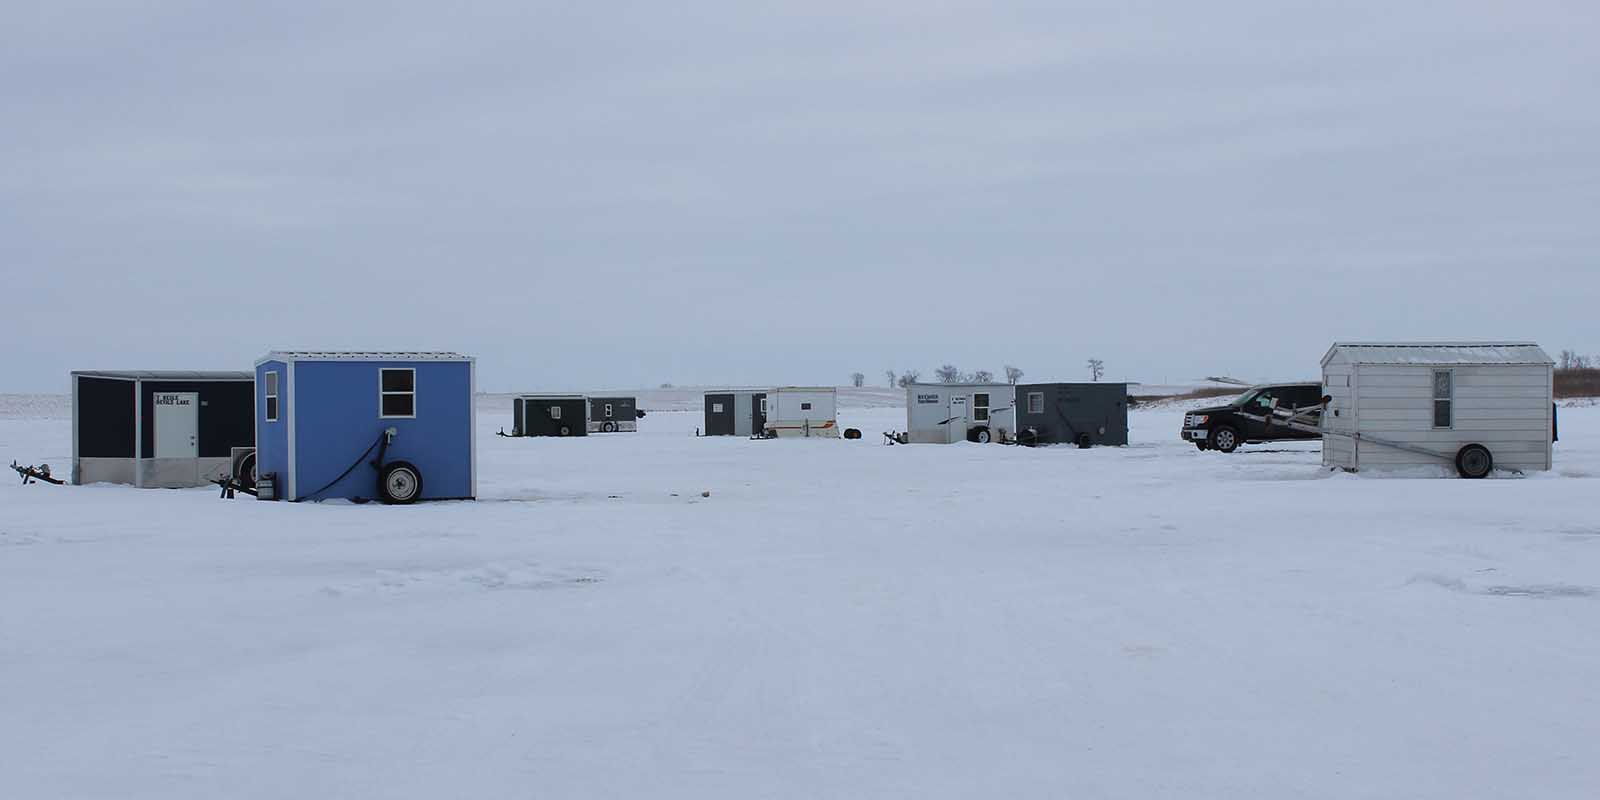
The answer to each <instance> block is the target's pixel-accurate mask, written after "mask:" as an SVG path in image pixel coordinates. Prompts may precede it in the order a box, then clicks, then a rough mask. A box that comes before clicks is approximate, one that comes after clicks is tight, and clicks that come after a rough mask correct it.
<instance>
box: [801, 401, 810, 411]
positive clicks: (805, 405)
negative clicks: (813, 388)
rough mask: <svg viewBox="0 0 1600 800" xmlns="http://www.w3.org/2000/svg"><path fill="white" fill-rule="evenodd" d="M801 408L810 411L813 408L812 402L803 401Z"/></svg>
mask: <svg viewBox="0 0 1600 800" xmlns="http://www.w3.org/2000/svg"><path fill="white" fill-rule="evenodd" d="M800 410H801V411H810V410H811V404H810V403H801V404H800Z"/></svg>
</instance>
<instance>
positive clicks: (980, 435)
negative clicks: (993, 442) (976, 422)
mask: <svg viewBox="0 0 1600 800" xmlns="http://www.w3.org/2000/svg"><path fill="white" fill-rule="evenodd" d="M971 438H972V441H974V442H977V443H978V444H988V443H989V429H988V428H976V429H974V430H973V431H972V437H971Z"/></svg>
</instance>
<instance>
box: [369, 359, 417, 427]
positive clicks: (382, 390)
mask: <svg viewBox="0 0 1600 800" xmlns="http://www.w3.org/2000/svg"><path fill="white" fill-rule="evenodd" d="M389 373H408V374H409V375H410V378H411V379H410V381H409V384H410V388H408V389H393V388H390V385H389V381H388V380H386V378H387V377H388V376H389ZM391 398H394V399H395V400H397V401H398V400H399V399H400V398H406V399H408V400H409V405H410V413H406V414H391V413H389V400H390V399H391ZM416 418H417V368H416V367H379V368H378V419H416Z"/></svg>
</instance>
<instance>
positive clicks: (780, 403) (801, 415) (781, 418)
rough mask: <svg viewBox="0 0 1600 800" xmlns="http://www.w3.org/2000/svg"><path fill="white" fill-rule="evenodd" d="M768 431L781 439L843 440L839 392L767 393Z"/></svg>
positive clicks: (792, 390)
mask: <svg viewBox="0 0 1600 800" xmlns="http://www.w3.org/2000/svg"><path fill="white" fill-rule="evenodd" d="M766 430H767V433H768V434H770V435H773V436H780V437H791V436H793V437H819V436H820V437H826V438H832V439H837V438H839V436H840V431H839V420H838V398H837V395H836V392H835V390H833V389H831V388H793V387H791V388H783V389H773V390H772V391H770V392H767V426H766Z"/></svg>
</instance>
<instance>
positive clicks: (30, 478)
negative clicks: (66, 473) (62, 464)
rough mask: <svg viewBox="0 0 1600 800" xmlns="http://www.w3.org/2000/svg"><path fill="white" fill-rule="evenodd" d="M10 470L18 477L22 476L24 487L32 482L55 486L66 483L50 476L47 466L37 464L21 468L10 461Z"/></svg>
mask: <svg viewBox="0 0 1600 800" xmlns="http://www.w3.org/2000/svg"><path fill="white" fill-rule="evenodd" d="M11 468H12V469H14V470H16V471H17V474H18V475H21V476H22V484H23V485H24V486H26V485H28V484H30V483H33V482H34V481H44V482H45V483H53V484H55V485H56V486H60V485H62V484H64V483H66V481H64V480H61V479H60V478H57V477H55V476H53V475H51V474H50V465H49V464H39V465H38V466H22V465H19V464H18V463H17V462H15V461H12V462H11Z"/></svg>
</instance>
